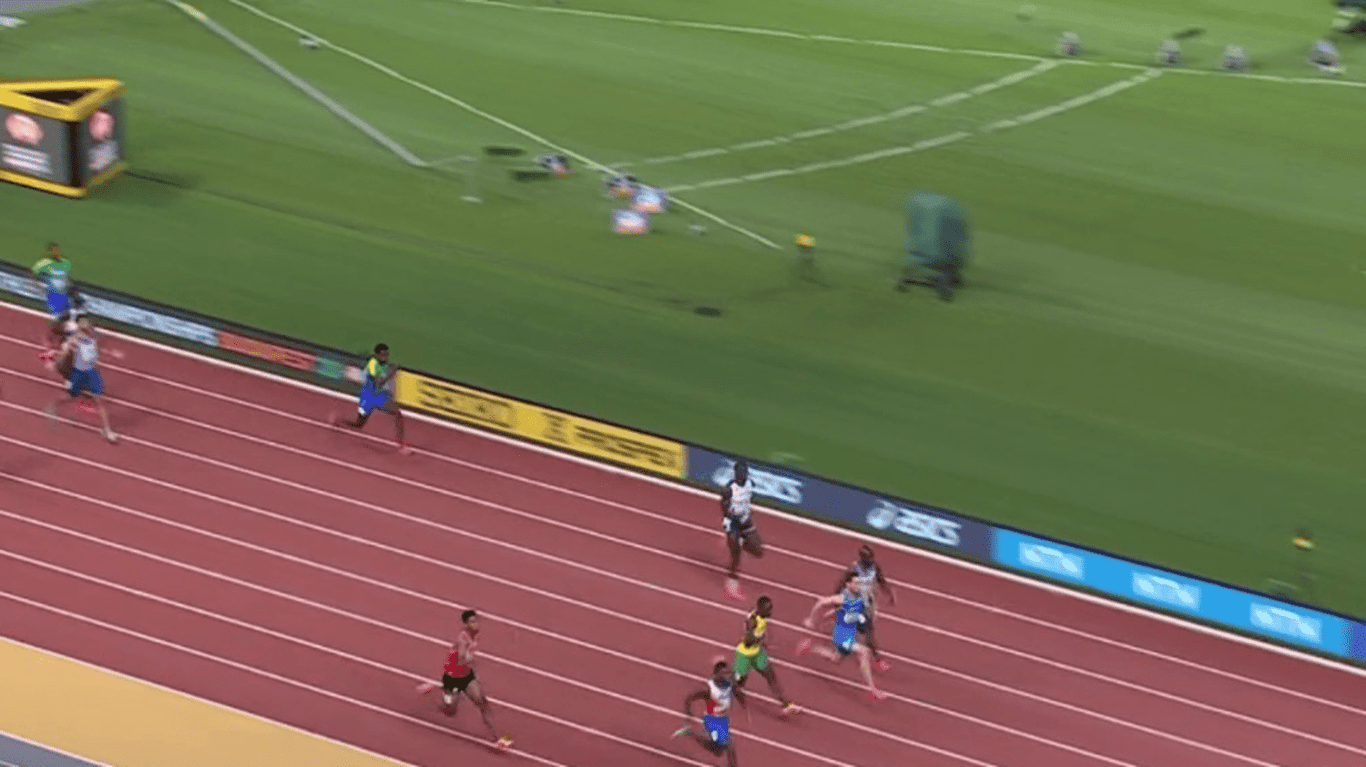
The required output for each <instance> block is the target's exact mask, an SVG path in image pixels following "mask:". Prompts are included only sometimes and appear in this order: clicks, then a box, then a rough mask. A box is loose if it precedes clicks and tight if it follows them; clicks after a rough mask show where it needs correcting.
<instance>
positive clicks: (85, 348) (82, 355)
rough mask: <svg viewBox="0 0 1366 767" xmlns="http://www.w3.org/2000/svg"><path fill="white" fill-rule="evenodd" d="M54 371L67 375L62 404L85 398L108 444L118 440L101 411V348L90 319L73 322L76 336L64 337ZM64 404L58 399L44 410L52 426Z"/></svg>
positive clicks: (107, 417)
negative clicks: (64, 398)
mask: <svg viewBox="0 0 1366 767" xmlns="http://www.w3.org/2000/svg"><path fill="white" fill-rule="evenodd" d="M50 364H51V365H52V366H53V369H54V370H65V371H66V393H67V398H66V400H65V401H67V402H74V401H76V400H78V399H81V398H85V399H86V400H88V401H89V402H90V403H91V404H92V405H93V406H94V407H95V411H96V412H97V413H98V414H99V416H100V421H101V423H102V424H103V425H104V438H105V439H107V440H109V441H110V442H111V443H112V442H115V441H117V440H118V436H117V435H115V434H114V430H113V429H111V428H109V411H107V410H105V408H104V376H103V375H101V374H100V345H99V341H98V340H96V339H95V330H94V328H92V327H91V326H90V318H89V317H85V316H82V317H80V318H79V319H77V320H76V332H74V333H72V334H71V335H70V336H68V337H67V339H66V341H65V342H64V343H63V344H62V348H61V350H60V351H59V352H58V353H57V359H56V360H53V362H52V363H50ZM62 402H63V400H61V399H58V400H55V401H53V402H52V404H50V405H48V406H47V409H46V410H47V415H48V417H49V418H50V419H52V420H53V421H54V422H55V421H56V419H57V408H58V406H59V405H61V404H62Z"/></svg>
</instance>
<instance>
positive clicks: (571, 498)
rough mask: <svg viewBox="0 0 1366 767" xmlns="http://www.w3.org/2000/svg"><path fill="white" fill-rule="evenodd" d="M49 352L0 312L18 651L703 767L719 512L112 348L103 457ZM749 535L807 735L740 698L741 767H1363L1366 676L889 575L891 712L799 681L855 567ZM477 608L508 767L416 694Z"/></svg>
mask: <svg viewBox="0 0 1366 767" xmlns="http://www.w3.org/2000/svg"><path fill="white" fill-rule="evenodd" d="M40 330H41V321H40V320H39V319H38V318H36V317H34V316H32V315H29V314H21V313H18V312H14V311H12V310H10V309H0V381H3V384H4V390H5V399H4V401H3V402H2V403H0V488H3V492H0V542H3V544H2V545H0V633H3V634H4V635H6V636H8V637H10V638H12V639H15V640H19V641H22V642H26V643H29V644H32V645H35V646H38V647H42V648H45V649H49V650H52V651H55V652H58V653H62V654H65V655H68V656H71V657H74V658H77V659H80V660H84V661H87V662H91V663H94V664H97V665H100V666H103V667H105V668H109V669H112V670H115V671H119V672H122V673H126V674H128V675H131V676H134V677H139V678H142V679H146V680H149V681H152V682H155V683H159V684H162V685H165V686H167V687H170V688H173V689H177V690H181V691H184V692H187V693H190V694H193V695H197V696H200V697H202V698H206V699H208V700H212V701H215V702H220V703H223V704H225V705H228V706H232V707H235V708H239V709H243V710H246V711H249V712H252V713H256V714H259V715H261V716H264V717H267V718H270V719H274V720H277V721H280V722H284V723H286V724H290V725H293V726H296V727H299V728H302V729H305V730H308V731H311V732H314V733H318V734H321V735H325V736H329V737H332V738H335V739H338V740H341V741H344V742H347V743H351V744H354V745H357V746H359V747H362V748H365V749H368V750H371V751H374V752H378V753H380V754H383V755H386V756H391V757H392V758H394V759H397V760H400V761H402V762H406V763H409V764H413V765H424V766H425V765H446V764H452V763H459V764H462V765H465V766H466V767H480V766H481V765H493V764H507V763H512V762H515V763H524V762H526V761H530V762H533V763H536V764H540V765H545V766H546V767H602V766H603V765H629V766H630V767H636V766H638V765H659V766H660V767H666V766H672V765H683V764H698V765H704V764H712V763H714V761H713V760H712V759H711V758H709V757H708V756H706V755H705V754H704V753H702V752H701V751H699V750H698V749H697V748H696V746H694V745H692V744H691V743H686V742H683V741H681V740H671V739H670V738H669V735H670V733H671V732H672V731H673V730H674V729H675V728H676V727H677V726H678V724H679V721H680V719H681V715H680V714H679V713H678V708H679V705H680V702H681V700H682V698H683V696H684V695H685V694H686V693H687V692H689V691H690V689H692V688H693V687H695V686H696V685H697V683H698V682H699V681H700V679H701V678H702V677H703V676H704V675H705V674H706V672H707V669H708V667H709V662H710V659H711V658H713V657H714V656H716V655H721V654H725V655H727V656H728V655H729V653H730V650H731V648H732V647H733V645H734V642H735V640H736V639H737V638H738V631H739V628H740V625H741V623H740V620H741V616H742V614H743V612H744V609H745V608H746V607H747V605H739V604H736V603H733V602H728V601H726V600H725V599H723V598H722V596H721V589H720V587H721V574H720V569H719V566H720V564H721V562H722V552H721V547H720V541H719V536H718V533H717V532H716V511H715V502H714V500H712V499H709V498H706V497H702V496H701V495H699V494H697V493H693V492H688V491H683V490H680V489H677V488H673V487H668V486H664V485H662V484H661V483H658V482H652V481H647V480H644V479H641V478H636V477H631V476H627V475H624V474H622V473H620V472H613V471H605V470H603V469H602V468H599V467H595V466H591V465H586V464H585V463H583V462H578V461H572V460H568V459H565V458H563V457H559V456H556V455H551V454H547V453H544V452H540V451H535V450H531V449H527V448H525V447H522V446H519V445H516V444H512V443H509V442H506V441H501V440H495V439H491V438H488V437H486V436H483V435H480V434H476V433H473V432H469V431H463V430H457V429H451V428H446V427H442V426H437V425H434V424H430V423H423V422H418V421H415V420H410V422H409V428H410V429H411V430H412V434H411V438H412V441H413V442H414V444H415V445H416V446H417V447H418V453H417V455H414V456H410V457H407V458H404V457H400V456H398V455H396V454H394V452H393V449H392V447H391V442H390V441H389V437H390V435H391V433H392V432H391V429H392V426H391V424H390V423H388V422H386V421H385V420H384V419H382V418H376V419H375V420H374V422H373V423H372V424H371V425H370V427H369V431H368V433H367V434H366V435H356V434H343V433H339V432H336V431H333V430H331V429H329V428H327V427H326V426H324V420H325V419H326V418H327V416H328V415H329V413H330V412H331V411H332V410H334V409H336V410H342V409H345V408H347V407H349V406H348V405H346V404H345V403H344V402H341V401H339V400H337V399H336V398H334V397H332V396H329V395H327V394H323V393H321V392H317V391H313V390H310V389H306V388H302V387H298V386H295V385H290V384H286V383H284V382H281V381H278V380H275V379H270V378H266V377H262V376H259V375H255V374H250V373H247V372H245V371H239V370H234V369H229V368H225V367H222V366H219V365H215V364H212V363H209V362H206V361H203V360H198V359H195V358H191V357H188V356H185V355H181V354H176V353H171V352H169V351H167V350H164V349H161V348H158V347H154V346H152V345H148V344H145V343H142V342H137V341H130V340H127V339H120V338H111V339H109V340H108V341H107V343H106V349H118V350H121V351H123V352H124V353H125V355H126V356H125V358H124V359H123V360H121V361H120V362H118V363H113V361H112V360H108V361H107V362H106V366H105V374H106V384H107V386H108V388H109V390H110V394H111V397H112V398H113V401H112V404H111V411H112V414H113V418H114V425H115V429H116V430H117V431H119V432H120V433H121V435H122V437H123V439H122V442H121V443H120V444H119V445H118V446H110V445H107V444H105V442H104V441H103V440H102V439H101V438H100V437H99V436H98V435H97V434H96V433H95V431H94V430H93V428H92V424H93V422H94V419H93V417H91V416H89V415H86V414H83V413H79V412H77V411H75V410H74V409H73V410H71V411H70V412H69V413H68V418H70V421H68V422H65V423H62V424H60V425H58V426H56V427H52V426H51V425H50V424H48V423H47V422H46V420H45V418H44V417H43V415H42V413H41V408H42V406H43V405H44V404H45V403H46V402H47V401H49V400H50V399H51V398H52V397H53V396H54V395H56V394H58V388H57V385H56V382H55V381H54V380H53V379H52V378H50V376H49V374H47V373H46V371H44V370H43V368H42V367H41V365H40V363H38V361H37V360H36V358H35V347H34V345H33V343H32V339H35V338H37V337H38V335H39V333H40ZM760 524H761V525H762V529H763V531H764V533H765V537H766V539H767V541H768V544H769V546H770V551H769V554H768V556H767V557H765V558H764V559H763V560H762V561H759V562H757V563H756V562H754V561H753V560H747V562H746V588H747V590H748V594H749V596H750V597H753V596H755V595H757V594H758V593H760V592H765V593H768V594H770V595H772V596H773V597H774V599H775V603H776V609H777V615H776V617H777V624H776V626H775V628H774V629H773V637H772V639H773V642H774V647H775V649H776V652H775V661H776V667H777V669H778V673H779V674H780V675H781V678H782V680H783V681H784V682H785V683H786V685H787V687H788V689H789V691H790V693H791V694H792V695H793V697H795V698H796V699H797V700H798V701H799V702H800V703H802V704H803V705H804V706H805V707H806V709H807V710H806V712H805V713H803V714H801V715H800V716H798V717H795V718H793V719H791V720H787V721H784V720H782V719H780V718H778V717H777V707H776V705H775V704H774V702H773V701H772V700H771V699H770V698H769V697H767V690H766V687H765V685H764V684H763V681H762V680H761V679H758V678H757V677H756V678H755V679H754V680H752V683H751V684H752V687H751V690H752V691H753V692H762V693H763V695H762V696H760V697H759V699H758V700H756V701H755V705H754V707H753V708H754V710H753V713H752V721H749V720H746V718H745V716H744V714H737V716H736V717H735V719H734V724H733V726H734V728H735V730H736V741H737V748H738V752H739V757H740V763H741V764H742V765H745V766H746V767H776V766H777V765H784V766H787V765H792V766H793V767H824V766H828V767H835V766H837V765H839V766H844V765H851V766H857V767H873V766H874V765H887V766H888V767H891V766H892V765H907V764H914V765H917V767H941V766H942V767H964V766H965V765H976V766H977V767H1007V766H1008V765H1009V766H1012V767H1081V766H1082V765H1087V766H1088V767H1091V766H1095V765H1114V766H1116V767H1120V766H1123V765H1144V766H1145V767H1147V766H1151V767H1178V766H1186V765H1201V766H1202V767H1203V766H1205V765H1208V766H1211V767H1222V766H1224V765H1228V766H1229V767H1246V766H1247V765H1259V766H1261V767H1271V766H1272V765H1275V766H1276V767H1291V766H1292V765H1295V766H1298V765H1313V766H1314V767H1336V766H1339V765H1341V766H1343V767H1345V766H1346V765H1361V764H1366V680H1363V679H1362V678H1361V677H1360V676H1357V675H1355V674H1353V673H1350V672H1348V671H1345V670H1342V669H1339V668H1335V667H1329V666H1326V665H1323V664H1319V663H1313V662H1310V661H1307V660H1302V659H1298V658H1295V657H1289V656H1287V655H1285V654H1281V653H1277V652H1272V651H1270V650H1267V649H1264V648H1261V647H1257V646H1253V645H1250V644H1248V643H1244V642H1239V641H1234V640H1232V639H1229V638H1226V637H1223V636H1220V635H1214V634H1210V633H1202V632H1197V631H1193V630H1191V629H1189V628H1184V627H1182V626H1179V625H1175V624H1173V623H1169V622H1164V621H1160V620H1156V619H1153V618H1150V617H1146V616H1142V615H1138V614H1133V613H1130V612H1125V611H1121V610H1117V609H1113V608H1111V607H1107V606H1104V605H1102V604H1097V603H1094V602H1088V601H1084V600H1081V599H1077V598H1075V597H1072V596H1068V595H1065V594H1061V593H1056V592H1052V591H1048V590H1045V589H1041V588H1038V587H1036V586H1033V585H1029V584H1027V583H1024V582H1020V581H1016V580H1011V579H1007V578H1002V577H999V576H997V575H993V574H991V573H989V572H985V571H980V570H974V569H970V568H965V567H962V566H959V565H956V564H952V563H949V562H946V561H941V560H940V559H937V558H933V557H927V556H924V555H923V554H918V553H915V552H910V551H901V550H898V549H895V548H891V547H889V546H880V547H879V550H880V557H881V559H882V560H883V564H884V567H885V568H886V569H887V570H888V571H889V573H890V574H891V576H893V578H894V582H895V583H896V584H899V591H900V597H901V599H900V603H899V604H898V606H897V608H896V609H895V611H894V612H893V613H889V614H886V615H884V616H883V620H882V623H881V624H880V636H881V640H882V643H883V645H884V646H885V648H886V650H887V651H888V653H889V654H888V657H889V659H890V660H891V661H892V663H893V668H892V670H891V671H890V672H888V673H887V674H885V675H882V682H881V684H882V686H883V688H884V689H886V690H888V691H889V692H891V693H892V694H893V697H892V699H891V700H889V701H887V702H885V703H881V704H874V703H872V702H870V701H869V700H868V698H867V697H866V695H865V693H864V691H863V689H862V687H861V685H860V684H859V683H858V682H857V672H856V669H855V668H854V667H853V665H852V664H849V665H847V666H843V667H834V666H831V665H830V664H828V663H826V662H824V661H821V660H819V659H816V658H814V657H806V658H798V657H795V656H794V655H793V653H792V651H791V648H792V646H793V645H794V644H795V643H796V640H797V639H798V638H799V637H800V629H799V628H798V627H796V626H795V624H797V623H798V622H799V620H800V617H801V616H803V615H804V614H805V613H806V611H807V610H808V609H809V608H810V605H811V601H812V599H814V597H815V596H816V595H817V594H818V593H820V594H823V593H827V592H828V591H829V590H831V589H832V587H833V584H834V580H835V579H836V577H837V573H838V571H839V569H840V567H841V566H842V565H844V564H846V563H847V562H848V561H850V560H851V558H852V556H853V554H854V550H855V549H856V546H857V542H856V540H855V539H853V538H852V537H850V536H849V535H847V534H845V533H842V532H838V531H832V530H828V529H825V528H822V527H818V526H814V525H811V524H808V523H803V522H798V521H794V520H791V519H787V518H784V517H783V516H781V515H777V514H768V513H765V514H764V515H763V517H762V519H761V520H760ZM466 606H473V607H476V608H478V609H480V610H481V611H482V612H483V613H484V614H485V621H486V628H485V632H484V635H483V637H482V646H481V649H482V651H483V656H482V657H483V661H482V666H481V671H480V673H481V676H482V678H483V681H484V683H485V686H486V689H487V691H488V692H489V694H490V696H491V698H492V700H493V703H494V706H495V712H496V715H497V716H498V717H499V720H500V727H501V728H502V729H505V730H507V731H508V732H510V733H511V734H512V735H513V737H514V738H515V739H516V746H515V748H514V749H513V750H512V751H511V752H509V753H507V754H502V755H500V754H496V753H494V752H492V751H491V750H489V749H488V748H487V745H486V743H485V737H484V735H483V730H482V727H481V726H480V724H479V721H478V717H477V715H476V714H475V712H474V710H473V708H472V707H468V705H467V703H466V704H463V706H464V707H463V708H462V710H461V712H460V713H459V715H458V716H457V717H455V718H454V719H448V718H446V717H444V716H442V715H440V714H439V713H437V712H436V711H435V705H434V702H433V701H432V700H430V699H427V700H423V699H419V698H418V697H417V696H416V695H415V693H414V686H415V684H416V683H418V682H420V681H424V680H429V679H432V678H434V677H435V676H436V675H437V674H438V673H439V668H440V664H441V662H442V659H443V657H444V653H445V650H446V644H447V642H448V641H449V640H450V638H451V637H452V636H453V632H454V630H455V629H456V626H457V622H458V618H457V615H458V612H459V610H460V609H463V608H464V607H466ZM72 694H73V695H79V694H80V691H79V690H73V691H72ZM73 725H75V726H78V723H73ZM168 726H174V725H173V724H171V723H168ZM130 767H132V766H130Z"/></svg>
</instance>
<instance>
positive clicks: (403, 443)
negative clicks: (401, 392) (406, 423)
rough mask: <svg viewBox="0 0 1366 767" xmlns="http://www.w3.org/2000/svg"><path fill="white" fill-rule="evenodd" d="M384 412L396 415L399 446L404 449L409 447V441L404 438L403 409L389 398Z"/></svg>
mask: <svg viewBox="0 0 1366 767" xmlns="http://www.w3.org/2000/svg"><path fill="white" fill-rule="evenodd" d="M384 412H386V413H388V414H389V415H392V416H393V417H394V428H396V429H397V430H398V446H399V448H400V449H402V450H407V449H408V441H407V440H406V439H404V438H403V411H402V410H399V409H398V403H397V402H394V401H393V400H389V401H388V402H386V403H384Z"/></svg>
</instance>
